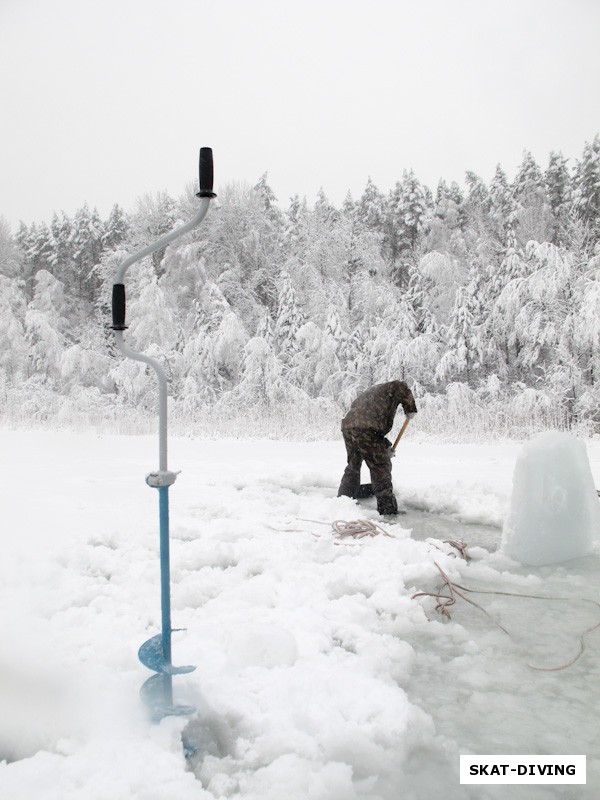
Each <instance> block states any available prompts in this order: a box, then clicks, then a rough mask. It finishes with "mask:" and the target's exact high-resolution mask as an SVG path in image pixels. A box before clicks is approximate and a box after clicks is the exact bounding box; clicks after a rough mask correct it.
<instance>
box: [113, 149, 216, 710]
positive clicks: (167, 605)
mask: <svg viewBox="0 0 600 800" xmlns="http://www.w3.org/2000/svg"><path fill="white" fill-rule="evenodd" d="M212 188H213V157H212V150H211V148H210V147H202V148H201V149H200V191H199V192H198V193H197V195H196V197H198V198H199V199H200V208H199V209H198V212H197V214H196V216H195V217H193V218H192V219H191V220H190V221H189V222H187V223H185V224H184V225H181V226H180V227H178V228H175V230H173V231H171V232H170V233H168V234H166V235H165V236H163V237H161V238H160V239H158V240H157V241H156V242H153V243H152V244H150V245H148V246H147V247H144V248H143V249H142V250H139V251H138V252H137V253H134V254H133V255H132V256H129V258H127V259H126V260H125V261H124V262H123V263H122V264H121V266H120V268H119V270H118V272H117V276H116V280H115V283H114V285H113V294H112V320H113V324H112V330H113V331H114V332H115V340H116V344H117V347H118V349H119V350H120V351H121V353H123V355H124V356H126V357H127V358H132V359H134V361H141V362H143V363H144V364H148V366H150V367H152V369H153V370H154V372H155V373H156V377H157V379H158V393H159V395H158V399H159V403H158V470H157V471H156V472H151V473H150V474H149V475H147V477H146V483H147V484H148V486H151V487H152V488H153V489H157V490H158V498H159V530H160V594H161V621H162V631H161V633H160V634H158V635H157V636H153V637H152V638H151V639H148V641H147V642H144V644H143V645H142V646H141V647H140V649H139V652H138V656H139V659H140V661H141V662H142V664H144V666H146V667H148V668H149V669H151V670H153V671H154V672H155V673H156V674H155V675H152V677H150V678H149V679H148V680H147V681H146V682H145V683H144V684H143V686H142V688H141V690H140V694H141V696H142V698H143V700H144V702H145V703H146V705H147V706H148V708H149V709H150V713H151V717H152V719H153V720H154V721H156V722H157V721H159V720H161V719H162V718H163V717H166V716H170V715H187V714H193V713H194V711H195V709H194V708H193V707H191V706H187V705H174V704H173V675H180V674H184V673H187V672H192V671H193V670H194V669H196V668H195V667H191V666H185V667H175V666H173V664H172V662H171V634H172V632H173V629H172V628H171V588H170V565H169V486H171V485H172V484H173V483H174V482H175V478H176V477H177V473H175V472H171V471H170V470H169V468H168V466H167V394H168V392H167V376H166V374H165V371H164V370H163V368H162V367H161V365H160V364H159V363H158V362H157V361H155V360H154V359H153V358H149V357H148V356H146V355H144V354H142V353H136V352H134V351H133V350H131V349H130V348H129V347H127V345H126V344H125V342H124V341H123V331H125V330H127V325H126V324H125V284H124V280H125V274H126V273H127V270H128V269H129V267H130V266H131V265H132V264H135V263H136V261H139V260H140V259H142V258H145V256H148V255H150V254H151V253H154V252H156V251H157V250H161V249H162V248H164V247H166V246H167V245H168V244H170V243H171V242H173V241H175V239H178V238H179V237H180V236H183V235H184V234H186V233H188V231H190V230H192V228H194V227H195V226H196V225H199V224H200V223H201V222H202V220H203V219H204V217H205V216H206V214H207V212H208V208H209V205H210V201H211V200H212V199H213V198H214V197H216V195H215V193H214V192H213V190H212Z"/></svg>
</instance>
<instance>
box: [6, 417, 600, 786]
mask: <svg viewBox="0 0 600 800" xmlns="http://www.w3.org/2000/svg"><path fill="white" fill-rule="evenodd" d="M156 444H157V443H156V437H155V436H149V437H144V436H142V437H127V436H114V437H97V436H93V435H87V434H86V435H74V434H67V433H64V432H63V433H58V432H55V433H51V432H45V433H43V432H38V431H25V432H16V431H6V430H4V431H1V430H0V452H1V453H2V459H0V486H1V487H2V488H1V491H2V494H3V506H2V525H0V633H1V636H0V798H1V800H173V798H177V800H226V799H227V798H236V800H280V799H281V798H285V799H286V800H398V799H399V798H402V800H429V798H436V797H444V798H445V800H483V798H485V800H495V798H501V797H502V798H504V797H506V796H508V795H507V794H506V792H505V791H502V792H499V793H497V794H494V793H493V792H488V793H483V792H482V791H481V787H469V786H461V785H460V784H459V782H458V763H459V762H458V757H459V754H460V753H510V752H514V753H533V752H540V753H556V754H560V753H569V752H572V753H586V754H587V756H588V762H587V766H588V785H587V786H586V787H581V788H582V792H581V793H578V794H577V800H579V799H580V798H581V799H582V800H586V799H587V798H588V797H589V798H596V797H599V796H600V744H599V742H598V735H597V727H598V723H597V715H596V714H594V713H592V712H591V711H590V709H595V708H598V707H599V704H600V694H599V691H600V690H599V687H600V673H599V671H598V670H599V667H598V665H599V664H600V629H598V630H597V631H595V632H594V633H590V635H589V636H588V637H586V649H585V652H584V654H583V655H582V656H581V658H580V659H579V661H578V662H577V663H576V664H575V665H574V666H573V667H572V668H570V669H569V670H567V671H562V672H560V671H559V672H540V671H534V670H532V669H531V668H530V667H529V666H528V663H529V662H532V663H534V664H536V665H541V666H544V667H555V666H557V665H560V664H562V663H564V662H565V661H567V660H569V659H570V658H572V657H573V656H574V655H575V654H576V653H577V652H578V650H579V638H580V636H581V634H582V633H583V632H584V631H585V630H586V629H588V628H591V627H592V626H593V625H594V624H596V623H598V621H600V608H598V606H597V605H595V604H594V603H590V602H589V601H587V602H584V598H595V597H596V596H597V586H598V579H599V572H600V568H599V559H598V557H597V556H595V555H592V556H591V557H589V558H586V559H579V560H577V561H572V562H569V563H568V564H561V565H559V566H558V567H557V568H552V567H545V568H543V570H540V571H539V572H538V574H535V570H531V569H529V568H526V569H522V568H520V567H518V568H515V564H514V561H510V560H509V559H508V558H507V557H506V555H505V554H503V553H501V552H490V549H491V548H492V546H493V547H494V549H496V546H497V544H499V541H500V527H501V525H502V522H503V519H504V516H505V513H506V509H507V508H508V504H509V503H508V501H509V496H510V491H511V486H512V483H511V478H512V473H513V469H514V465H515V461H516V459H517V457H518V454H519V452H520V450H521V445H520V444H519V443H515V442H504V443H493V444H478V445H447V444H439V443H435V442H431V441H427V442H418V441H415V440H414V439H413V440H412V441H403V443H402V452H400V451H399V452H398V455H397V456H396V458H395V459H394V467H393V469H394V484H395V488H396V491H397V493H398V496H399V498H400V499H402V500H404V501H406V502H407V504H408V505H409V506H410V507H411V508H412V509H419V510H418V511H411V512H409V514H407V515H406V517H403V518H401V519H399V520H398V521H397V523H395V524H389V525H388V526H387V527H388V530H389V533H390V536H388V537H383V536H377V537H374V538H367V539H364V540H359V541H355V542H349V543H348V544H347V545H346V544H343V543H338V542H335V541H334V539H333V537H332V532H331V523H332V521H333V520H335V519H344V520H347V521H350V520H354V519H358V518H366V519H369V520H372V521H374V522H379V521H380V519H379V518H378V515H377V512H376V509H375V508H374V506H373V505H372V504H371V505H370V504H369V502H367V503H365V504H362V505H361V506H358V505H356V504H355V503H354V502H353V501H352V500H351V499H350V498H338V497H336V494H337V487H338V484H339V480H340V476H341V472H342V469H343V466H344V463H345V452H344V446H343V442H342V441H341V437H340V438H339V439H338V440H337V441H334V442H312V443H302V442H276V441H269V442H266V441H241V440H240V441H226V440H221V441H216V442H211V441H199V440H194V439H191V438H172V439H171V440H170V447H169V450H170V454H171V460H172V465H171V466H172V467H173V468H176V469H181V470H182V473H181V475H180V476H179V478H178V479H177V482H176V484H175V485H174V487H173V488H172V491H171V506H170V510H171V544H172V549H171V590H172V602H173V623H174V625H175V626H176V627H177V628H181V629H184V630H181V631H180V632H178V633H176V634H175V636H174V642H173V647H174V651H173V659H174V662H175V663H180V664H195V665H196V667H197V669H196V671H195V672H193V673H191V674H189V675H182V676H177V677H176V679H174V682H173V690H174V698H175V701H176V702H177V703H189V704H190V705H193V706H195V707H196V708H197V709H198V714H197V715H196V716H195V717H194V718H193V719H192V720H191V722H190V726H191V727H192V730H191V731H190V734H191V735H190V737H189V739H188V740H191V741H195V742H197V743H198V746H199V754H198V756H197V757H196V758H194V759H193V761H192V762H191V763H186V761H185V759H184V757H183V753H182V743H181V734H182V730H183V727H184V726H186V725H188V721H187V720H185V719H180V718H172V717H171V718H166V719H165V720H163V721H162V722H161V723H160V724H159V725H151V724H150V723H149V722H148V721H147V720H146V719H145V717H144V716H143V713H142V709H141V704H140V701H139V698H138V691H139V687H140V686H141V684H142V683H143V681H144V680H146V678H147V677H148V675H149V674H150V673H149V672H148V670H147V669H145V668H144V667H143V666H142V665H141V664H140V663H139V661H138V659H137V650H138V647H139V646H140V644H141V643H142V642H143V641H145V640H146V639H148V638H149V637H150V636H151V635H153V634H156V633H157V632H158V630H159V626H160V582H159V569H158V498H157V494H156V490H154V489H150V488H148V486H147V485H146V484H145V482H144V477H145V475H146V474H147V473H148V471H149V470H151V469H153V468H155V467H156V463H155V459H156V456H157V446H156ZM588 450H589V453H590V462H591V465H592V468H593V469H594V471H595V475H596V479H597V480H600V441H598V442H596V441H592V442H589V443H588ZM49 474H51V475H54V474H59V475H60V476H61V480H60V481H48V475H49ZM438 512H439V513H442V514H443V515H444V516H445V517H446V518H447V519H446V520H445V522H444V524H443V525H441V526H439V527H438V521H437V519H436V518H437V513H438ZM428 518H431V520H429V519H428ZM450 518H451V520H452V522H451V523H449V522H448V520H449V519H450ZM430 522H431V524H430ZM466 523H469V524H466ZM384 524H385V523H384ZM477 524H479V525H480V526H483V525H485V526H487V528H488V530H486V531H485V532H484V531H479V532H478V531H477ZM490 526H495V528H496V530H497V538H496V540H495V541H492V539H491V537H492V536H493V529H492V528H491V527H490ZM417 528H418V529H417ZM474 532H475V533H476V534H477V537H478V538H476V539H473V534H474ZM483 533H485V538H481V537H482V536H483ZM446 538H461V539H464V540H466V541H467V543H468V544H469V545H472V544H473V543H474V542H475V543H477V544H479V545H480V546H479V547H474V548H470V553H471V556H472V557H471V559H470V561H468V562H466V561H464V560H463V559H462V558H460V557H458V554H457V551H456V549H455V548H453V547H452V546H450V545H448V544H444V542H443V541H441V540H442V539H446ZM488 539H489V541H488ZM486 548H487V549H486ZM436 565H439V566H440V567H441V568H442V569H443V570H444V572H445V573H446V574H447V575H448V576H449V577H450V578H451V579H452V580H454V581H455V582H456V583H459V584H461V585H465V586H467V587H473V588H481V589H485V590H500V591H508V592H521V593H527V594H544V595H546V594H548V595H557V596H559V597H562V598H567V599H566V600H561V601H560V602H559V603H550V602H546V601H538V600H532V599H529V600H524V599H522V598H521V597H512V596H510V597H509V596H495V595H485V594H484V595H470V598H471V599H473V600H475V601H476V602H477V603H480V604H481V605H482V606H483V607H485V608H486V610H487V611H488V612H489V614H490V616H486V615H485V614H483V613H482V612H481V611H480V610H479V609H477V608H475V607H473V606H471V605H469V604H468V603H466V602H464V601H461V600H460V599H459V602H457V604H456V605H455V606H453V607H452V620H450V621H447V622H445V623H444V622H443V621H442V618H441V617H440V615H439V614H436V612H435V610H434V606H435V601H434V600H433V598H431V597H424V598H423V597H421V598H417V599H413V595H414V594H415V592H417V591H431V592H435V591H436V590H437V589H438V588H439V586H440V575H439V572H438V570H437V567H436ZM542 572H543V573H544V574H543V576H542V575H541V573H542ZM492 617H493V618H494V619H499V621H500V622H501V623H502V624H503V625H504V626H505V627H506V628H507V629H508V630H510V632H511V634H512V637H511V638H509V637H508V636H507V635H506V633H504V632H503V631H502V630H500V629H498V628H497V627H496V626H495V625H494V622H493V619H492ZM542 634H543V635H542ZM491 788H494V787H491ZM498 788H499V789H503V787H498ZM510 789H511V791H510V798H511V800H565V798H566V797H569V795H566V794H564V787H556V791H554V787H547V786H544V787H534V786H524V787H519V786H512V787H510Z"/></svg>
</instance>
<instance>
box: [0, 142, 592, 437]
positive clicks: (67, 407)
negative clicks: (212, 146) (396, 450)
mask: <svg viewBox="0 0 600 800" xmlns="http://www.w3.org/2000/svg"><path fill="white" fill-rule="evenodd" d="M217 155H219V154H217ZM217 164H218V159H217ZM217 179H218V173H217ZM216 189H217V191H218V194H219V197H218V201H217V202H218V205H217V204H215V203H213V205H212V207H211V210H210V212H209V214H208V216H207V218H206V220H205V221H204V222H203V223H202V225H200V226H199V227H198V228H197V229H196V230H195V231H194V232H192V233H190V234H187V235H186V236H185V237H183V238H182V239H180V240H178V242H176V243H175V244H173V245H172V246H170V247H169V248H167V249H166V251H162V252H158V253H155V254H154V255H153V256H151V257H149V258H147V259H145V260H144V261H143V262H141V264H138V265H136V266H135V267H133V268H132V269H131V271H130V273H129V274H128V285H127V299H128V310H127V322H128V325H129V326H130V327H129V329H128V330H127V332H126V340H127V342H128V344H130V346H132V347H133V348H134V349H139V350H142V351H144V352H146V353H148V354H150V355H153V356H155V357H156V358H158V359H159V360H160V361H161V362H162V363H163V364H164V365H165V367H166V369H167V371H168V375H169V379H170V392H171V397H172V400H171V406H170V415H171V419H172V421H173V423H174V425H175V426H176V427H177V429H178V430H180V431H189V432H193V433H196V434H200V435H201V434H203V433H205V432H207V431H209V430H210V431H211V432H212V433H213V434H214V433H218V434H221V435H237V434H239V433H241V432H243V433H246V434H255V435H263V436H264V435H266V436H269V435H275V436H277V437H285V436H302V437H307V438H313V437H320V436H329V435H335V434H336V432H337V430H338V427H339V420H340V417H341V416H342V414H343V413H344V409H345V408H347V406H348V405H349V403H350V401H351V400H352V399H353V398H354V397H355V395H356V394H357V392H358V391H360V390H362V389H364V388H366V387H367V386H368V385H371V384H373V383H376V382H379V381H384V380H390V379H396V378H400V379H404V380H406V381H407V382H408V383H409V384H410V386H411V387H412V389H413V392H414V394H415V396H416V398H417V404H418V406H419V410H420V414H419V428H420V430H422V431H423V432H427V431H431V432H436V433H439V434H442V435H446V436H460V435H463V434H468V435H470V436H479V437H489V436H505V435H508V436H522V435H526V434H528V433H531V432H533V431H534V430H537V429H541V428H548V427H551V428H560V429H576V430H578V431H579V432H580V433H582V434H588V435H589V434H591V433H594V432H596V431H597V430H598V424H599V423H600V136H596V137H595V138H594V139H593V141H592V142H591V143H586V144H585V145H584V147H583V151H582V154H581V157H580V158H579V159H577V160H576V161H575V163H574V164H569V163H568V161H567V159H565V158H564V157H563V156H562V155H561V154H560V153H551V154H550V155H549V159H548V163H547V165H544V166H540V165H538V164H537V163H536V161H535V160H534V158H533V157H532V155H531V154H530V153H529V152H527V151H526V152H525V153H524V156H523V160H522V163H521V164H520V166H519V167H518V169H517V171H516V175H515V178H514V180H513V181H509V180H508V178H507V174H506V172H505V171H504V169H503V168H502V167H501V166H500V165H499V166H498V167H497V169H496V172H495V174H494V175H493V177H492V178H491V180H489V182H486V181H485V180H483V179H482V178H480V177H479V176H478V175H475V174H473V173H470V172H469V173H467V174H466V180H465V185H464V186H463V187H461V186H459V185H458V184H457V183H455V182H452V183H451V184H448V183H447V182H445V181H443V180H441V181H440V182H439V184H438V186H437V187H436V188H435V190H431V189H429V188H428V187H426V186H424V185H423V184H422V183H421V182H420V180H419V178H418V176H417V175H415V174H414V173H413V172H412V171H405V172H404V174H403V175H402V176H401V177H400V178H399V180H398V181H397V182H396V184H395V186H394V188H393V190H392V191H391V192H389V193H388V194H387V195H386V194H384V193H382V192H381V191H379V189H378V188H377V186H376V185H374V183H373V182H372V181H371V180H369V181H368V183H367V185H366V187H365V189H364V192H363V194H362V196H361V197H360V198H358V199H354V198H352V197H351V196H350V195H348V196H347V198H346V200H345V202H344V203H343V205H342V207H341V208H337V207H335V206H334V205H333V204H332V203H331V202H330V201H329V200H328V198H327V196H326V193H325V192H324V191H321V192H320V193H319V195H318V197H317V199H316V202H315V203H314V205H312V206H310V205H309V204H308V203H307V201H306V200H305V199H302V198H300V197H298V196H296V197H293V198H291V200H290V202H289V204H288V205H287V207H283V206H282V205H281V204H280V203H279V202H278V201H277V198H275V196H274V194H273V192H272V190H271V189H270V187H269V184H268V176H267V175H266V174H265V175H264V176H263V177H262V178H261V179H260V180H259V181H258V183H257V184H256V185H255V186H253V187H252V186H249V185H242V184H233V185H225V186H219V185H218V182H217V185H216ZM194 192H195V188H194V187H192V186H190V187H188V190H187V191H186V193H185V194H184V195H183V196H182V197H181V198H179V199H177V200H176V199H174V198H172V197H170V196H169V195H168V194H167V193H166V192H157V193H155V194H153V195H147V196H144V197H141V198H140V199H139V200H138V202H137V205H136V207H135V209H133V210H131V211H130V212H126V211H124V210H123V209H122V208H120V206H119V205H118V204H116V205H115V206H114V208H113V209H112V211H111V213H110V215H109V217H108V219H105V220H103V219H101V218H100V216H99V214H98V212H97V211H96V210H91V209H90V208H89V207H88V206H87V205H84V206H83V208H81V209H80V210H79V211H78V212H77V213H76V214H75V215H74V216H73V217H72V218H71V217H69V216H67V215H66V214H64V213H55V214H54V215H53V216H52V219H50V220H48V221H45V222H38V223H34V224H31V225H26V224H24V223H21V225H20V226H19V228H18V230H16V231H12V230H11V229H10V227H9V225H8V224H7V223H6V222H3V223H2V224H1V225H0V308H1V312H0V344H1V346H0V392H1V396H2V416H3V418H4V420H5V421H8V422H10V423H12V424H21V423H26V424H32V423H34V422H36V421H38V422H44V421H46V420H51V421H52V422H53V424H57V423H58V424H65V425H78V424H84V423H85V424H88V423H92V424H95V425H99V424H101V425H104V426H106V425H107V424H108V425H110V426H111V427H113V426H114V427H113V430H114V431H115V432H129V431H134V430H150V429H151V426H152V425H153V424H154V419H155V414H156V405H157V391H156V383H155V377H154V374H153V373H150V372H149V371H148V370H147V369H146V367H145V366H144V365H143V364H140V363H138V362H132V361H131V360H126V359H124V358H122V357H121V356H120V354H118V353H117V352H116V351H115V347H114V343H113V334H112V331H111V330H110V325H111V319H110V296H111V288H112V283H113V281H114V278H115V274H116V271H117V268H118V266H119V264H120V263H121V262H122V261H123V259H124V258H125V257H126V256H127V255H128V254H131V253H133V252H135V251H136V250H138V249H139V248H141V247H143V246H145V245H146V244H148V243H150V242H151V241H154V240H155V239H157V238H158V237H159V236H161V235H163V234H164V233H166V232H168V231H169V230H171V229H172V228H173V227H175V226H177V225H178V224H180V222H181V221H186V220H187V219H189V218H190V217H191V216H193V215H194V213H195V212H196V209H197V200H196V198H195V196H194Z"/></svg>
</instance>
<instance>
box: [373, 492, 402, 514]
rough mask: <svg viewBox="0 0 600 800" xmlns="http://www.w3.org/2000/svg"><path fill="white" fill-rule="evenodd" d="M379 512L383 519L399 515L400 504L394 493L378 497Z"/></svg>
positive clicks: (386, 493)
mask: <svg viewBox="0 0 600 800" xmlns="http://www.w3.org/2000/svg"><path fill="white" fill-rule="evenodd" d="M377 511H379V513H380V514H381V516H382V517H388V516H393V515H396V514H397V513H398V503H397V501H396V497H395V495H394V493H393V492H385V493H383V494H379V495H377Z"/></svg>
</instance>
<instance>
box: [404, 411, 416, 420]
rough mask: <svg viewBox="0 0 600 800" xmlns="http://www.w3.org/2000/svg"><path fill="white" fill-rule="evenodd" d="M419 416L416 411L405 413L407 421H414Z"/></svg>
mask: <svg viewBox="0 0 600 800" xmlns="http://www.w3.org/2000/svg"><path fill="white" fill-rule="evenodd" d="M416 415H417V412H416V411H407V412H406V413H405V417H406V419H413V418H414V417H415V416H416Z"/></svg>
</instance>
